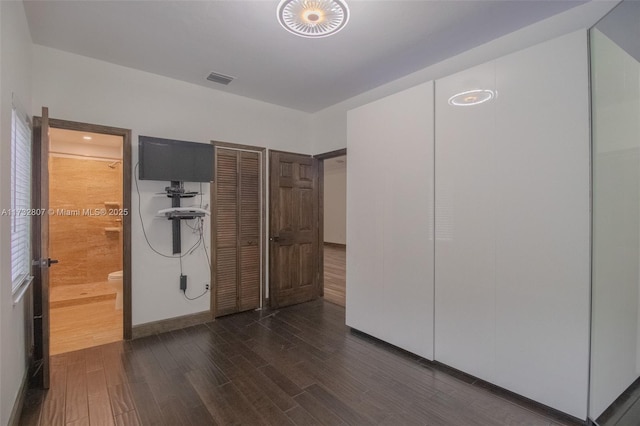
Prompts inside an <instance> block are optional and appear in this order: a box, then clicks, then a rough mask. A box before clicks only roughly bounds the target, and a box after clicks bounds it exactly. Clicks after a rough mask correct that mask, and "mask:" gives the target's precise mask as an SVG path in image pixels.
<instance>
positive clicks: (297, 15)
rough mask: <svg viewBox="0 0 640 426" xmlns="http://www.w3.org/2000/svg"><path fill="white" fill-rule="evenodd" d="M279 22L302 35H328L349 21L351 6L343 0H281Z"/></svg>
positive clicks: (315, 36)
mask: <svg viewBox="0 0 640 426" xmlns="http://www.w3.org/2000/svg"><path fill="white" fill-rule="evenodd" d="M277 13H278V22H280V25H282V26H283V27H284V29H285V30H287V31H289V32H291V33H293V34H295V35H298V36H300V37H308V38H320V37H328V36H330V35H333V34H335V33H337V32H338V31H340V30H341V29H343V28H344V27H345V25H347V22H348V21H349V7H348V6H347V4H346V3H345V2H344V1H343V0H281V1H280V4H279V5H278V11H277Z"/></svg>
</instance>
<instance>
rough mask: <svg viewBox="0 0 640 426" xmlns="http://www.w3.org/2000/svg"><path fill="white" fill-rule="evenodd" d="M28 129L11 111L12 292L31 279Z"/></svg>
mask: <svg viewBox="0 0 640 426" xmlns="http://www.w3.org/2000/svg"><path fill="white" fill-rule="evenodd" d="M30 208H31V129H30V126H29V118H28V117H27V115H26V114H23V113H21V112H20V111H19V110H17V109H16V107H15V106H14V107H13V110H12V112H11V210H10V212H9V215H10V220H11V283H12V292H13V293H15V292H16V291H17V290H18V289H19V287H20V286H21V285H22V284H24V283H27V282H28V281H29V280H30V278H31V277H30V270H31V267H30V263H31V261H30V260H31V217H32V215H31V211H30Z"/></svg>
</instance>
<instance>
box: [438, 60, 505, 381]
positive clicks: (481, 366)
mask: <svg viewBox="0 0 640 426" xmlns="http://www.w3.org/2000/svg"><path fill="white" fill-rule="evenodd" d="M494 86H495V64H494V63H493V62H491V63H488V64H484V65H480V66H477V67H474V68H471V69H469V70H466V71H463V72H460V73H458V74H454V75H452V76H449V77H447V78H443V79H441V80H438V81H437V82H436V258H435V271H436V276H435V282H436V291H435V301H436V305H435V324H436V334H435V348H436V359H437V360H438V361H440V362H443V363H445V364H447V365H449V366H451V367H455V368H457V369H459V370H462V371H466V372H468V373H470V374H473V375H474V376H477V377H480V378H482V379H485V380H488V381H492V380H493V379H494V374H495V373H494V372H495V304H494V303H495V297H494V296H495V237H494V235H495V223H494V217H495V197H496V194H495V191H494V188H495V185H494V183H495V180H496V179H495V176H494V167H493V162H494V158H495V154H494V140H495V106H494V103H493V102H485V103H481V104H478V105H473V106H455V105H452V104H450V103H449V99H450V98H452V97H454V96H456V95H458V94H460V93H463V92H468V91H471V90H478V89H486V90H491V91H495V87H494ZM469 96H473V95H472V94H469ZM464 98H465V95H458V96H457V99H461V100H462V101H464Z"/></svg>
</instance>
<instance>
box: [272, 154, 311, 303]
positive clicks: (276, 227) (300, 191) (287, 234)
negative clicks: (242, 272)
mask: <svg viewBox="0 0 640 426" xmlns="http://www.w3.org/2000/svg"><path fill="white" fill-rule="evenodd" d="M269 162H270V169H269V173H270V186H269V194H270V195H269V199H270V202H269V224H270V226H269V236H270V237H269V242H270V243H269V247H270V249H269V259H270V260H269V299H270V303H271V307H272V308H277V307H282V306H288V305H293V304H296V303H302V302H307V301H309V300H313V299H315V298H317V297H319V295H320V290H319V269H318V267H319V262H318V256H319V245H318V244H319V238H318V160H316V159H314V158H312V157H310V156H308V155H302V154H292V153H284V152H277V151H271V152H270V157H269Z"/></svg>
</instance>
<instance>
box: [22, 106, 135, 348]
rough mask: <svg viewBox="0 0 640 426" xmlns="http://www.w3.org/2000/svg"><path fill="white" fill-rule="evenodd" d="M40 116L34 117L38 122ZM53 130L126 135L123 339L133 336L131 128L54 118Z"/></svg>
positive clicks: (52, 119) (123, 162)
mask: <svg viewBox="0 0 640 426" xmlns="http://www.w3.org/2000/svg"><path fill="white" fill-rule="evenodd" d="M39 119H40V117H34V123H36V122H37V121H36V120H39ZM49 127H50V128H52V129H63V130H76V131H79V132H88V133H102V134H105V135H113V136H121V137H122V208H123V209H126V211H127V212H129V214H127V215H124V216H123V217H122V305H123V306H122V320H123V321H122V322H123V324H122V325H123V332H122V334H123V338H124V339H126V340H130V339H131V338H132V306H131V214H132V212H131V178H132V167H131V161H132V158H131V130H130V129H122V128H119V127H111V126H103V125H99V124H90V123H80V122H76V121H68V120H59V119H54V118H50V119H49Z"/></svg>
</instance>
